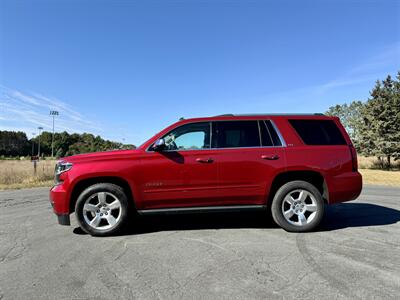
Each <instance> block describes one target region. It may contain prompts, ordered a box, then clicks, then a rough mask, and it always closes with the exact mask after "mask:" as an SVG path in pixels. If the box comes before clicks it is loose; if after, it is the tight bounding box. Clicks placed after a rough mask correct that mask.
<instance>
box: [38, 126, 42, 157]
mask: <svg viewBox="0 0 400 300" xmlns="http://www.w3.org/2000/svg"><path fill="white" fill-rule="evenodd" d="M38 129H39V146H38V158H39V159H40V131H41V130H42V129H43V127H38Z"/></svg>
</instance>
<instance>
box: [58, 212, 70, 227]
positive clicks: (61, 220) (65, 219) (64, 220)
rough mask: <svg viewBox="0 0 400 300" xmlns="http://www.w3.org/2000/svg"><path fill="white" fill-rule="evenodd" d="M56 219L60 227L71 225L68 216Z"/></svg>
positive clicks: (60, 216)
mask: <svg viewBox="0 0 400 300" xmlns="http://www.w3.org/2000/svg"><path fill="white" fill-rule="evenodd" d="M57 219H58V224H60V225H65V226H69V225H71V219H70V218H69V215H57Z"/></svg>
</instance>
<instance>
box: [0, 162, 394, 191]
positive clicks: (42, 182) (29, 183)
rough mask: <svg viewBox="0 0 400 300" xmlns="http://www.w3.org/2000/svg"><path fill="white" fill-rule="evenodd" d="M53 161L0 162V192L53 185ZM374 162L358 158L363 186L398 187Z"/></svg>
mask: <svg viewBox="0 0 400 300" xmlns="http://www.w3.org/2000/svg"><path fill="white" fill-rule="evenodd" d="M55 162H56V161H55V160H42V161H40V162H39V163H38V164H37V172H36V175H35V174H34V172H33V163H32V162H30V161H29V160H0V190H5V189H19V188H27V187H38V186H48V187H50V186H51V185H52V184H53V177H54V165H55ZM374 165H375V160H374V159H373V158H368V157H360V158H359V167H360V170H359V171H360V173H361V174H362V175H363V182H364V184H377V185H390V186H400V171H383V170H375V169H368V168H373V167H374Z"/></svg>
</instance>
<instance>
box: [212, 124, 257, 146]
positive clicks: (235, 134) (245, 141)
mask: <svg viewBox="0 0 400 300" xmlns="http://www.w3.org/2000/svg"><path fill="white" fill-rule="evenodd" d="M213 137H214V139H213V147H215V148H239V147H259V146H260V136H259V132H258V124H257V121H225V122H213Z"/></svg>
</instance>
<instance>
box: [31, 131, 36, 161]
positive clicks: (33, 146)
mask: <svg viewBox="0 0 400 300" xmlns="http://www.w3.org/2000/svg"><path fill="white" fill-rule="evenodd" d="M35 135H36V133H34V132H32V156H34V155H35V154H34V153H35V141H34V140H33V138H34V137H35Z"/></svg>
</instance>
